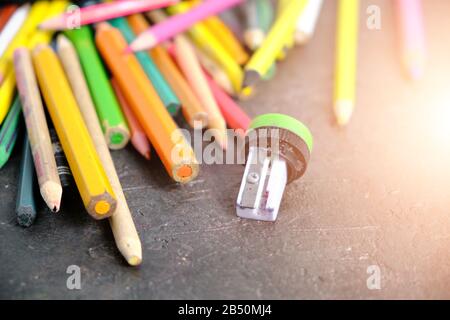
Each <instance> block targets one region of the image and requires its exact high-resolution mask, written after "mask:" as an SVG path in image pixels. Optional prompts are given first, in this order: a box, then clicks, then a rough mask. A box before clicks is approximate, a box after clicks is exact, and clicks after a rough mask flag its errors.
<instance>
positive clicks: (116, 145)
mask: <svg viewBox="0 0 450 320" xmlns="http://www.w3.org/2000/svg"><path fill="white" fill-rule="evenodd" d="M65 34H66V35H67V36H68V37H69V39H70V40H71V41H72V43H73V44H74V46H75V48H76V50H77V52H78V55H79V58H80V62H81V65H82V67H83V71H84V74H85V76H86V80H87V83H88V86H89V90H90V92H91V96H92V99H93V100H94V104H95V109H96V111H97V116H98V118H99V120H100V124H101V125H102V130H103V133H104V134H105V138H106V142H107V143H108V147H109V148H110V149H113V150H117V149H121V148H123V147H125V146H126V144H127V143H128V141H129V140H130V131H129V129H128V125H127V122H126V120H125V117H124V115H123V113H122V110H121V108H120V106H119V103H118V102H117V99H116V96H115V95H114V91H113V89H112V87H111V84H110V83H109V78H108V75H107V73H106V70H105V68H104V66H103V63H102V60H101V59H100V56H99V54H98V52H97V49H96V47H95V42H94V38H93V35H92V31H91V29H90V28H89V27H88V26H83V27H81V28H80V29H73V30H67V31H65Z"/></svg>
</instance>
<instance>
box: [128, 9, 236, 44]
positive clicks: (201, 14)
mask: <svg viewBox="0 0 450 320" xmlns="http://www.w3.org/2000/svg"><path fill="white" fill-rule="evenodd" d="M243 1H244V0H206V1H205V2H203V3H201V4H199V5H197V6H195V7H193V8H192V9H191V10H189V11H188V12H186V13H182V14H178V15H175V16H172V17H170V18H168V19H167V20H165V21H163V22H161V23H158V24H157V25H155V26H153V27H151V28H149V29H148V30H146V31H144V32H143V33H141V34H140V35H139V36H138V37H137V38H136V39H135V40H134V41H133V42H132V43H131V44H130V49H131V50H132V51H142V50H147V49H151V48H153V47H154V46H155V45H157V44H159V43H161V42H163V41H166V40H169V39H170V38H172V37H173V36H175V35H177V34H179V33H181V32H183V31H186V30H187V29H188V28H189V27H191V26H192V25H194V24H195V23H196V22H198V21H201V20H203V19H205V18H207V17H209V16H212V15H215V14H218V13H220V12H222V11H224V10H226V9H229V8H231V7H233V6H236V5H238V4H240V3H242V2H243Z"/></svg>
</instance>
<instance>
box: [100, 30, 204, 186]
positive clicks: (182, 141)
mask: <svg viewBox="0 0 450 320" xmlns="http://www.w3.org/2000/svg"><path fill="white" fill-rule="evenodd" d="M95 42H96V44H97V48H98V49H99V51H100V54H101V55H102V57H103V60H104V61H105V63H106V65H107V66H108V67H109V69H110V71H111V73H112V74H113V76H114V78H115V79H116V80H117V83H118V85H119V86H120V89H121V90H122V92H123V94H124V96H125V99H126V100H127V101H128V103H129V105H130V107H131V109H132V110H133V112H134V114H135V115H136V117H137V118H138V119H139V122H140V124H141V125H142V127H143V128H144V130H145V133H146V134H147V137H148V138H149V139H150V142H151V144H152V146H153V147H154V148H155V150H156V152H157V153H158V155H159V158H160V159H161V161H162V163H163V164H164V167H165V168H166V171H167V172H168V174H169V175H170V176H171V177H172V178H173V179H174V180H175V181H177V182H181V183H186V182H189V181H191V180H193V179H194V178H195V177H196V176H197V175H198V171H199V165H198V162H197V160H196V159H195V155H194V151H193V150H192V147H191V146H190V145H189V143H188V142H187V141H186V138H185V137H184V135H183V133H182V132H181V130H180V129H179V128H178V127H177V125H176V123H175V122H174V121H173V119H172V117H171V116H170V114H169V113H168V112H167V110H166V108H165V107H164V105H163V103H162V101H161V100H160V98H159V96H158V94H157V93H156V91H155V89H154V88H153V86H152V84H151V82H150V80H149V79H148V77H147V76H146V74H145V72H144V70H142V67H141V66H140V64H139V61H138V60H137V59H136V56H135V55H134V54H133V53H125V51H126V49H127V47H128V45H127V42H126V41H125V39H124V38H123V36H122V34H121V33H120V31H119V30H117V29H115V28H113V27H111V26H110V25H109V24H108V23H106V22H103V23H100V24H98V25H97V33H96V36H95Z"/></svg>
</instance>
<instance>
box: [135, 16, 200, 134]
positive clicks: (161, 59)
mask: <svg viewBox="0 0 450 320" xmlns="http://www.w3.org/2000/svg"><path fill="white" fill-rule="evenodd" d="M128 23H129V24H130V26H131V28H132V29H133V31H134V32H135V33H136V34H140V33H141V32H143V31H145V30H147V29H148V27H149V24H148V22H147V20H145V18H144V16H143V15H142V14H134V15H131V16H129V17H128ZM149 54H150V55H151V57H152V59H153V61H154V62H155V64H156V65H157V66H158V69H159V71H161V73H162V74H163V75H164V78H165V79H166V80H167V82H168V83H169V85H170V86H171V87H172V90H173V91H174V92H175V95H176V96H177V97H178V99H180V102H181V111H182V112H183V116H184V118H185V119H186V121H187V122H188V123H189V125H190V126H191V127H194V123H195V124H196V125H201V128H199V129H202V128H204V127H206V125H207V124H208V114H207V113H206V111H205V110H204V109H203V106H202V104H201V103H200V101H199V99H198V98H197V96H196V95H195V94H194V92H193V91H192V89H191V87H190V86H189V84H188V82H187V81H186V79H185V78H184V76H183V75H182V74H181V72H180V70H179V69H178V67H177V65H176V64H175V62H174V61H173V60H172V58H171V57H170V55H169V53H168V52H167V51H166V49H164V48H163V47H161V46H156V47H154V48H153V49H151V50H150V51H149Z"/></svg>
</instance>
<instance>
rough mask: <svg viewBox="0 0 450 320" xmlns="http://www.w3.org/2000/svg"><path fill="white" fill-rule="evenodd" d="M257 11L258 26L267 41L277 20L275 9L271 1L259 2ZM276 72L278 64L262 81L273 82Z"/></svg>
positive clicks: (260, 0) (271, 68) (273, 66)
mask: <svg viewBox="0 0 450 320" xmlns="http://www.w3.org/2000/svg"><path fill="white" fill-rule="evenodd" d="M256 9H257V14H258V24H259V26H260V28H261V30H262V31H263V32H264V39H265V38H266V36H267V34H268V33H269V32H270V29H271V28H272V25H273V22H274V19H275V8H274V6H273V3H272V1H271V0H257V2H256ZM281 54H283V53H281ZM276 70H277V65H276V63H273V64H272V65H271V66H270V68H269V70H268V71H267V72H266V73H265V74H264V75H263V76H262V80H264V81H269V80H271V79H272V78H273V77H274V76H275V74H276Z"/></svg>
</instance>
